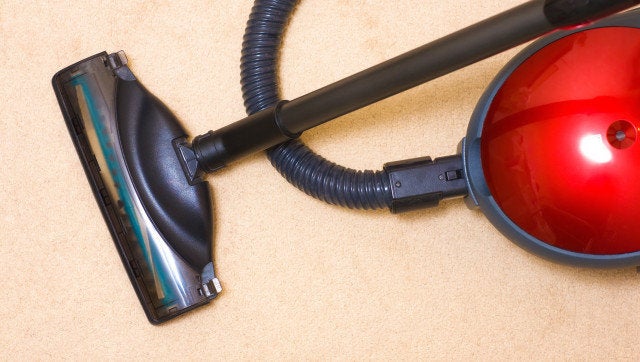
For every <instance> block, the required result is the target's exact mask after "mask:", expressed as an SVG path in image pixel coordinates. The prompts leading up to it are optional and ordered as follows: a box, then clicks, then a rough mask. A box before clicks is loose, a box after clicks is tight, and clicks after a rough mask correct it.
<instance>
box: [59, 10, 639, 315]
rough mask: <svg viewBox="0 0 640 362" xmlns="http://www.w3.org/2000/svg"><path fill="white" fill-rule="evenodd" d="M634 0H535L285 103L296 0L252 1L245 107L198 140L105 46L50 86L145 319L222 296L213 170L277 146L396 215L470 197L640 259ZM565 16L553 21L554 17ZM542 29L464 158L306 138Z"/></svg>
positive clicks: (290, 162) (547, 242)
mask: <svg viewBox="0 0 640 362" xmlns="http://www.w3.org/2000/svg"><path fill="white" fill-rule="evenodd" d="M638 3H640V0H633V1H632V0H533V1H529V2H526V3H524V4H522V5H520V6H517V7H515V8H513V9H511V10H508V11H506V12H504V13H501V14H499V15H496V16H494V17H491V18H489V19H487V20H484V21H482V22H480V23H477V24H475V25H472V26H470V27H468V28H465V29H463V30H460V31H458V32H456V33H453V34H451V35H449V36H446V37H444V38H442V39H439V40H436V41H434V42H432V43H429V44H426V45H424V46H421V47H419V48H417V49H414V50H412V51H409V52H407V53H405V54H402V55H400V56H398V57H395V58H393V59H390V60H388V61H385V62H383V63H381V64H378V65H376V66H374V67H371V68H369V69H366V70H364V71H362V72H360V73H357V74H355V75H352V76H350V77H348V78H345V79H343V80H340V81H338V82H336V83H334V84H331V85H328V86H326V87H323V88H321V89H318V90H316V91H314V92H311V93H309V94H307V95H303V96H301V97H299V98H296V99H293V100H290V101H286V100H282V99H280V96H279V94H278V86H277V74H276V72H277V55H278V49H279V46H280V40H281V38H282V35H283V31H284V30H285V27H286V23H287V20H288V18H289V16H290V15H291V13H292V10H293V9H294V7H295V6H296V1H295V0H256V2H255V5H254V7H253V9H252V12H251V15H250V19H249V21H248V23H247V28H246V33H245V37H244V43H243V52H242V64H241V71H242V90H243V96H244V102H245V106H246V109H247V113H248V114H249V116H248V117H246V118H243V119H241V120H239V121H237V122H235V123H231V124H229V125H228V126H226V127H223V128H221V129H219V130H216V131H210V132H208V133H205V134H202V135H199V136H196V137H193V138H191V137H189V135H187V134H186V132H185V130H184V128H183V127H182V126H181V125H180V122H179V121H178V120H177V119H176V117H175V116H174V115H173V114H172V113H171V111H170V110H169V109H168V108H167V107H166V106H165V105H164V104H163V103H162V102H161V101H160V100H159V99H157V98H156V97H155V96H153V95H152V94H151V93H150V92H149V91H148V90H147V89H146V88H145V87H144V86H143V85H142V84H141V83H140V81H139V80H138V79H137V78H136V76H135V75H134V74H133V72H132V71H131V69H130V68H129V67H128V66H127V59H126V56H125V54H124V53H123V52H118V53H113V54H108V53H106V52H103V53H99V54H96V55H94V56H92V57H89V58H87V59H85V60H82V61H80V62H78V63H76V64H73V65H71V66H69V67H67V68H65V69H63V70H61V71H60V72H58V73H57V74H56V75H55V76H54V77H53V88H54V90H55V94H56V96H57V99H58V102H59V104H60V108H61V110H62V113H63V116H64V119H65V121H66V124H67V126H68V129H69V132H70V134H71V137H72V139H73V142H74V144H75V147H76V151H77V153H78V155H79V156H80V160H81V162H82V165H83V167H84V170H85V172H86V175H87V178H88V180H89V183H90V184H91V187H92V189H93V192H94V194H95V198H96V201H97V202H98V205H99V206H100V209H101V211H102V214H103V216H104V219H105V221H106V222H107V225H108V227H109V230H110V232H111V235H112V237H113V240H114V242H115V245H116V248H117V250H118V252H119V254H120V257H121V259H122V262H123V264H124V266H125V268H126V270H127V273H128V275H129V278H130V279H131V283H132V284H133V287H134V289H135V290H136V292H137V295H138V297H139V299H140V302H141V304H142V306H143V308H144V310H145V312H146V315H147V317H148V319H149V321H150V322H152V323H154V324H157V323H161V322H164V321H166V320H169V319H171V318H173V317H175V316H177V315H180V314H182V313H184V312H186V311H188V310H191V309H193V308H196V307H198V306H201V305H204V304H207V303H208V302H209V301H210V300H212V299H213V298H215V297H216V296H217V295H218V294H219V293H220V292H221V285H220V282H219V281H218V279H217V277H216V273H215V269H214V265H213V256H212V239H213V230H214V217H213V214H212V201H211V195H210V191H209V185H208V183H207V182H206V181H205V175H206V174H207V173H211V172H214V171H216V170H218V169H220V168H223V167H225V166H227V165H228V164H230V163H232V162H233V161H235V160H238V159H240V158H242V157H244V156H246V155H249V154H252V153H255V152H259V151H263V150H266V151H267V156H268V157H269V159H270V161H271V163H272V164H273V165H274V167H275V168H276V169H277V170H278V171H279V172H280V173H281V174H282V175H283V176H284V177H286V178H287V180H289V181H290V182H291V183H293V184H294V185H295V186H296V187H298V188H299V189H301V190H303V191H305V192H306V193H308V194H309V195H312V196H314V197H316V198H318V199H321V200H324V201H326V202H329V203H331V204H336V205H340V206H345V207H349V208H358V209H379V208H388V209H390V210H391V212H393V213H400V212H405V211H410V210H415V209H419V208H425V207H432V206H436V205H438V203H439V202H440V201H441V200H443V199H448V198H454V197H464V200H465V201H466V203H467V205H468V206H469V207H470V208H472V209H480V210H481V211H482V212H483V213H484V214H485V215H486V216H487V217H488V218H489V220H490V221H491V222H492V223H493V224H494V225H495V226H496V227H497V228H498V229H499V230H500V231H501V232H502V233H503V234H504V235H505V236H507V237H508V238H509V239H511V240H512V241H513V242H515V243H516V244H518V245H519V246H521V247H523V248H524V249H526V250H529V251H530V252H533V253H535V254H537V255H540V256H542V257H544V258H547V259H550V260H553V261H557V262H561V263H568V264H572V265H578V266H585V267H626V266H636V265H640V238H639V237H638V235H640V222H638V219H640V187H638V185H639V184H640V167H638V164H639V163H640V135H639V133H640V72H639V71H638V65H637V61H638V59H640V11H638V10H630V11H628V12H625V13H621V14H618V15H615V16H612V15H614V14H616V13H619V12H621V11H623V10H626V9H630V8H632V7H633V6H635V5H637V4H638ZM558 29H560V30H558ZM539 37H542V38H541V39H539V40H537V41H536V42H534V43H533V44H532V45H530V46H528V47H527V48H526V49H525V50H523V51H522V52H521V53H520V54H519V55H517V56H516V57H515V58H514V59H513V60H512V61H511V62H510V63H509V64H507V65H506V66H505V68H504V69H503V70H502V71H501V72H500V73H499V74H498V75H497V76H496V78H495V80H494V81H493V82H492V83H491V84H490V85H489V87H488V88H487V90H486V92H485V93H484V95H483V96H482V98H481V99H480V101H479V103H478V106H477V108H476V109H475V111H474V113H473V115H472V116H471V122H470V124H469V127H468V131H467V134H466V137H464V138H463V139H462V141H461V142H460V143H459V146H458V151H457V153H456V154H454V155H451V156H448V157H441V158H436V159H431V158H429V157H418V158H415V159H410V160H402V161H396V162H389V163H387V164H385V165H384V167H383V169H382V170H380V171H369V170H367V171H358V170H352V169H348V168H345V167H342V166H340V165H337V164H335V163H333V162H331V161H329V160H326V159H325V158H323V157H321V156H320V155H317V154H315V153H314V152H313V151H311V150H310V149H309V148H308V147H307V146H306V145H304V144H303V143H302V142H301V141H300V140H299V139H298V137H299V136H300V134H301V133H302V132H304V131H305V130H308V129H310V128H312V127H315V126H317V125H320V124H322V123H324V122H327V121H329V120H332V119H334V118H337V117H340V116H342V115H344V114H347V113H349V112H352V111H354V110H357V109H359V108H362V107H364V106H366V105H369V104H371V103H374V102H377V101H379V100H382V99H384V98H387V97H389V96H391V95H394V94H397V93H399V92H402V91H404V90H407V89H409V88H412V87H414V86H416V85H419V84H422V83H425V82H427V81H430V80H432V79H435V78H437V77H440V76H442V75H445V74H447V73H450V72H453V71H455V70H458V69H460V68H462V67H465V66H467V65H470V64H472V63H475V62H477V61H479V60H482V59H485V58H487V57H490V56H492V55H495V54H497V53H500V52H502V51H504V50H507V49H509V48H512V47H514V46H516V45H519V44H523V43H525V42H528V41H530V40H534V39H536V38H539Z"/></svg>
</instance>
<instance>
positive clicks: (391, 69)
mask: <svg viewBox="0 0 640 362" xmlns="http://www.w3.org/2000/svg"><path fill="white" fill-rule="evenodd" d="M638 2H639V1H629V0H622V1H615V0H597V1H593V0H591V1H589V0H583V1H575V0H546V1H545V0H534V1H529V2H527V3H524V4H522V5H520V6H517V7H515V8H513V9H510V10H507V11H505V12H503V13H501V14H498V15H496V16H493V17H491V18H489V19H486V20H484V21H481V22H479V23H477V24H474V25H472V26H469V27H467V28H465V29H462V30H460V31H457V32H455V33H453V34H451V35H448V36H446V37H444V38H441V39H438V40H436V41H434V42H432V43H429V44H426V45H423V46H421V47H419V48H417V49H414V50H412V51H409V52H407V53H404V54H402V55H400V56H398V57H395V58H393V59H390V60H388V61H385V62H383V63H381V64H378V65H376V66H373V67H371V68H369V69H366V70H364V71H362V72H359V73H357V74H354V75H352V76H350V77H348V78H345V79H342V80H340V81H338V82H336V83H333V84H330V85H328V86H325V87H323V88H321V89H318V90H316V91H314V92H312V93H309V94H307V95H304V96H302V97H300V98H297V99H294V100H292V101H290V102H289V103H287V104H285V105H284V106H283V107H282V109H281V112H280V115H279V117H280V121H281V124H282V125H283V126H284V127H285V128H287V129H288V130H290V131H292V132H295V133H300V132H303V131H305V130H307V129H309V128H313V127H315V126H318V125H320V124H322V123H324V122H327V121H329V120H332V119H334V118H337V117H340V116H342V115H344V114H347V113H349V112H352V111H355V110H357V109H360V108H362V107H365V106H367V105H369V104H372V103H375V102H377V101H379V100H382V99H384V98H387V97H390V96H392V95H394V94H397V93H400V92H402V91H405V90H407V89H410V88H413V87H415V86H417V85H420V84H422V83H425V82H428V81H430V80H433V79H436V78H438V77H441V76H443V75H445V74H448V73H451V72H453V71H455V70H458V69H461V68H464V67H466V66H468V65H470V64H473V63H476V62H478V61H480V60H483V59H486V58H488V57H490V56H492V55H495V54H498V53H501V52H503V51H505V50H507V49H510V48H512V47H514V46H517V45H520V44H523V43H525V42H527V41H530V40H533V39H535V38H537V37H539V36H541V35H544V34H546V33H548V32H550V31H552V30H554V29H556V28H557V27H559V26H570V25H578V24H581V23H585V22H586V21H590V20H593V19H595V18H598V17H602V16H605V15H609V14H612V13H615V12H617V11H620V10H622V9H625V8H628V7H630V6H633V5H634V4H637V3H638Z"/></svg>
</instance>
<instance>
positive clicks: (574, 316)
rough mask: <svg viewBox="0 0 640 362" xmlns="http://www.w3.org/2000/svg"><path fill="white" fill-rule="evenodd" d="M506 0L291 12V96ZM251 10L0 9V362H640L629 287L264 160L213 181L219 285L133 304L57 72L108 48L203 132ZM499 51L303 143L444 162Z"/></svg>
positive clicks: (185, 5)
mask: <svg viewBox="0 0 640 362" xmlns="http://www.w3.org/2000/svg"><path fill="white" fill-rule="evenodd" d="M521 2H522V1H521V0H503V1H498V0H483V1H476V0H462V1H456V2H450V1H417V0H406V1H384V2H383V1H364V0H324V1H303V2H302V4H301V5H300V6H299V9H298V11H297V13H296V14H295V19H294V20H293V22H292V23H291V26H290V28H289V32H288V35H287V38H286V44H285V49H284V53H283V59H284V60H283V63H282V79H283V91H284V94H285V96H286V97H287V98H295V97H297V96H299V95H302V94H304V93H305V92H308V91H311V90H313V89H315V88H317V87H320V86H322V85H325V84H328V83H330V82H332V81H334V80H337V79H339V78H341V77H343V76H347V75H349V74H351V73H354V72H356V71H358V70H361V69H363V68H365V67H367V66H369V65H373V64H375V63H377V62H380V61H382V60H385V59H388V58H390V57H392V56H394V55H397V54H400V53H401V52H403V51H406V50H409V49H412V48H414V47H416V46H418V45H421V44H423V43H426V42H428V41H430V40H432V39H435V38H436V37H438V36H442V35H444V34H447V33H449V32H451V31H454V30H456V29H458V28H460V27H463V26H465V25H468V24H471V23H472V22H475V21H477V20H480V19H482V18H485V17H487V16H489V15H492V14H494V13H496V12H499V11H501V10H505V9H507V8H509V7H511V6H514V5H517V4H519V3H521ZM250 8H251V1H248V0H243V1H221V0H216V1H192V2H181V1H151V0H149V1H118V2H98V1H91V2H89V1H81V2H71V1H64V2H63V1H56V2H45V1H29V2H26V1H17V0H9V1H2V2H1V3H0V49H1V50H0V52H1V56H0V67H1V69H2V71H0V85H1V86H0V106H1V108H0V115H1V116H0V135H2V141H1V142H0V155H1V160H2V166H1V169H2V171H0V185H2V187H1V188H0V242H1V243H2V245H1V249H0V265H1V267H0V268H1V269H0V270H1V271H2V275H1V276H0V291H2V295H3V296H4V297H3V298H2V299H3V302H2V306H1V307H0V359H5V358H6V359H15V360H23V359H51V358H55V359H58V358H62V357H69V358H73V359H88V358H91V359H94V358H100V359H103V358H104V359H106V358H110V359H111V358H113V359H125V358H127V359H128V358H137V359H143V358H144V359H146V358H150V359H151V358H153V359H183V358H188V359H195V360H211V359H219V358H224V359H250V360H253V359H287V360H298V359H324V358H338V359H351V360H360V359H393V360H395V359H423V358H436V359H470V358H472V359H483V360H494V359H523V358H524V359H571V360H583V359H590V360H601V359H604V358H607V359H609V358H622V359H624V358H628V359H635V360H637V359H638V357H640V343H638V340H639V337H640V323H638V321H640V301H639V300H640V276H638V275H637V274H636V271H635V270H634V269H625V270H613V271H611V270H610V271H602V270H584V269H577V268H572V267H566V266H560V265H556V264H552V263H550V262H547V261H544V260H541V259H539V258H537V257H535V256H533V255H530V254H528V253H526V252H524V251H523V250H521V249H519V248H518V247H516V246H514V245H513V244H512V243H511V242H510V241H508V240H507V239H506V238H504V237H503V236H501V235H500V234H499V233H498V232H497V231H496V230H495V229H494V228H493V227H492V226H491V225H490V224H489V222H488V221H487V220H486V219H485V218H484V217H483V216H482V215H481V214H480V213H478V212H474V211H469V210H468V209H467V208H466V207H465V206H464V205H463V203H462V202H460V201H453V202H448V203H446V204H445V205H444V206H443V207H441V208H438V209H434V210H430V211H422V212H414V213H410V214H406V215H400V216H395V215H390V214H389V213H388V212H384V211H381V212H361V211H350V210H343V209H340V208H338V207H333V206H329V205H325V204H323V203H322V202H319V201H316V200H314V199H312V198H310V197H308V196H306V195H304V194H303V193H302V192H300V191H297V190H296V189H295V188H293V187H292V186H290V185H289V184H287V182H286V181H285V180H284V179H283V178H282V177H280V176H279V175H278V174H277V173H276V172H275V171H274V170H273V169H272V168H271V166H270V165H269V163H268V161H267V160H266V158H265V157H264V156H263V155H256V156H253V157H250V158H248V159H246V160H244V161H242V162H239V163H237V164H235V165H233V167H229V168H228V169H227V170H224V171H222V172H220V173H218V174H216V175H213V176H210V177H209V181H210V183H211V187H212V189H213V191H214V202H215V209H216V210H215V211H216V218H217V219H216V232H215V263H216V266H217V271H218V273H219V277H220V280H221V282H222V285H223V287H224V292H223V294H221V295H220V296H219V298H218V299H217V300H216V301H215V302H214V303H212V304H210V305H209V306H206V307H204V308H200V309H198V310H196V311H193V312H190V313H188V314H186V315H185V316H183V317H180V318H178V319H176V320H174V321H172V322H170V323H168V324H165V325H162V326H160V327H155V326H152V325H150V324H149V323H148V322H147V320H146V318H145V316H144V313H143V311H142V308H141V307H140V305H139V303H138V300H137V298H136V296H135V294H134V292H133V289H132V287H131V286H130V283H129V281H128V279H127V276H126V274H125V271H124V268H123V267H122V265H121V262H120V259H119V257H118V254H117V253H116V250H115V248H114V246H113V244H112V241H111V238H110V236H109V233H108V231H107V229H106V227H105V224H104V222H103V220H102V217H101V215H100V212H99V210H98V208H97V206H96V205H95V201H94V199H93V195H92V193H91V191H90V189H89V186H88V183H87V181H86V179H85V176H84V173H83V170H82V167H81V164H80V162H79V161H78V158H77V156H76V153H75V150H74V148H73V145H72V143H71V140H70V138H69V136H68V135H67V130H66V127H65V124H64V122H63V119H62V116H61V113H60V110H59V108H58V104H57V102H56V99H55V97H54V94H53V91H52V88H51V85H50V79H51V77H52V75H53V74H54V73H55V72H56V71H57V70H59V69H61V68H63V67H65V66H67V65H69V64H71V63H73V62H76V61H78V60H80V59H83V58H85V57H87V56H89V55H92V54H95V53H97V52H99V51H103V50H107V51H117V50H120V49H124V50H125V51H126V52H127V54H128V56H129V60H130V66H131V67H132V69H133V71H134V72H135V73H136V75H137V76H138V77H139V78H140V79H141V81H142V82H143V83H144V84H145V85H146V86H147V87H148V88H149V89H150V90H152V91H153V92H154V93H155V94H156V95H157V96H158V97H159V98H160V99H162V100H163V101H164V102H166V104H167V105H169V107H170V108H172V109H173V110H174V111H175V113H176V114H177V115H178V116H179V117H180V118H181V119H182V120H183V121H184V124H185V125H186V126H187V128H188V129H189V131H190V132H192V134H196V133H203V132H205V131H207V130H209V129H216V128H219V127H221V126H224V125H226V124H227V123H230V122H232V121H235V120H237V119H239V118H241V117H243V115H244V109H243V106H242V98H241V92H240V85H239V69H238V68H239V57H240V48H241V39H242V34H243V31H244V24H245V21H246V18H247V16H248V14H249V10H250ZM513 54H514V53H513V52H510V53H508V54H504V55H501V56H499V57H495V58H493V59H490V60H488V61H484V62H482V63H480V64H477V65H474V66H472V67H469V68H468V69H465V70H463V71H460V72H457V73H455V74H453V75H450V76H447V77H445V78H443V79H440V80H438V81H436V82H433V83H431V84H428V85H424V86H421V87H418V88H416V89H413V90H411V91H409V92H406V93H404V94H401V95H399V96H396V97H393V98H391V99H389V100H386V101H384V102H381V103H379V104H376V105H374V106H371V107H368V108H367V109H365V110H362V111H359V112H356V113H354V114H352V115H349V116H347V117H344V118H342V119H340V120H337V121H335V122H333V123H331V124H328V125H325V126H323V127H321V128H319V129H318V130H314V131H312V132H308V134H305V135H304V137H303V138H304V139H305V140H306V141H308V142H309V144H310V145H311V146H312V147H313V148H314V149H315V150H317V151H318V152H320V153H321V154H323V155H325V156H327V157H328V158H330V159H331V160H334V161H336V162H339V163H343V164H345V165H347V166H350V167H354V168H379V167H381V166H382V164H383V163H384V162H386V161H391V160H399V159H404V158H411V157H418V156H424V155H431V156H443V155H447V154H451V153H452V152H454V151H455V147H456V145H457V143H458V142H459V141H460V139H461V138H462V136H463V135H464V133H465V129H466V124H467V121H468V119H469V116H470V114H471V112H472V110H473V108H474V106H475V103H476V101H477V100H478V98H479V97H480V94H481V92H482V91H483V89H484V88H485V87H486V86H487V84H488V82H489V81H490V80H491V79H492V77H493V76H494V75H495V74H496V72H497V71H498V70H499V69H500V68H501V66H502V65H503V64H504V63H505V62H506V61H507V60H508V59H509V57H510V56H511V55H513Z"/></svg>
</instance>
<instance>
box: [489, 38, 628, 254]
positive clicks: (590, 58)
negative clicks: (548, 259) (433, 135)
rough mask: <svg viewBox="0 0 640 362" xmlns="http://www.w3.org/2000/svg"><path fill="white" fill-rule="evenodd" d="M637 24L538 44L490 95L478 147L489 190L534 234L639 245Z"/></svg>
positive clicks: (584, 245)
mask: <svg viewBox="0 0 640 362" xmlns="http://www.w3.org/2000/svg"><path fill="white" fill-rule="evenodd" d="M639 134H640V29H635V28H625V27H611V28H599V29H592V30H587V31H583V32H579V33H575V34H573V35H570V36H567V37H565V38H562V39H560V40H558V41H556V42H554V43H551V44H550V45H548V46H546V47H544V48H542V49H541V50H539V51H538V52H537V53H535V54H534V55H533V56H531V57H530V58H528V59H527V60H526V61H525V62H524V63H522V64H521V65H520V66H519V67H518V68H517V69H516V70H515V71H514V72H513V73H512V74H511V75H510V76H509V77H508V79H507V80H506V82H505V83H504V84H503V86H502V87H501V88H500V89H499V91H498V93H497V95H496V96H495V98H494V100H493V102H492V104H491V106H490V109H489V111H488V114H487V116H486V119H485V123H484V126H483V131H482V141H481V142H482V143H481V155H482V166H483V169H484V174H485V178H486V181H487V184H488V186H489V189H490V191H491V194H492V196H493V197H494V198H495V200H496V202H497V203H498V205H499V206H500V208H501V209H502V210H503V211H504V213H505V214H506V215H507V216H508V217H509V218H510V219H511V220H512V221H513V222H514V223H515V224H517V225H518V226H519V227H520V228H522V229H523V230H524V231H526V232H527V233H529V234H530V235H532V236H534V237H536V238H537V239H539V240H541V241H543V242H545V243H548V244H551V245H554V246H557V247H559V248H562V249H565V250H569V251H575V252H579V253H588V254H600V255H602V254H623V253H629V252H635V251H638V250H640V136H639Z"/></svg>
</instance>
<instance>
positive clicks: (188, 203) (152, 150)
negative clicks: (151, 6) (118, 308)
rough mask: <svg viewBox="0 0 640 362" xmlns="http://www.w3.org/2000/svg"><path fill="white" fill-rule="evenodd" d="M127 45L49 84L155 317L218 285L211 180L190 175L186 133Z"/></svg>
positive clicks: (181, 308)
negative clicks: (140, 73) (179, 144)
mask: <svg viewBox="0 0 640 362" xmlns="http://www.w3.org/2000/svg"><path fill="white" fill-rule="evenodd" d="M126 64H127V60H126V57H125V55H124V53H123V52H119V53H114V54H110V55H109V54H107V53H104V52H103V53H100V54H97V55H94V56H92V57H90V58H88V59H85V60H83V61H81V62H79V63H77V64H74V65H72V66H70V67H67V68H65V69H63V70H61V71H60V72H58V73H57V74H56V75H55V76H54V78H53V87H54V89H55V92H56V96H57V98H58V102H59V103H60V108H61V110H62V113H63V114H64V118H65V120H66V123H67V126H68V128H69V132H70V134H71V137H72V139H73V141H74V144H75V146H76V150H77V152H78V155H79V156H80V160H81V161H82V164H83V166H84V169H85V172H86V174H87V178H88V179H89V182H90V184H91V186H92V189H93V192H94V195H95V197H96V200H97V202H98V204H99V206H100V208H101V211H102V214H103V216H104V218H105V220H106V222H107V225H108V227H109V230H110V231H111V235H112V237H113V240H114V242H115V244H116V247H117V249H118V252H119V253H120V256H121V258H122V261H123V263H124V266H125V268H126V270H127V273H128V275H129V278H130V279H131V282H132V284H133V287H134V288H135V290H136V292H137V294H138V297H139V299H140V302H141V303H142V306H143V307H144V309H145V312H146V314H147V317H148V318H149V321H151V322H152V323H154V324H156V323H160V322H163V321H166V320H168V319H170V318H172V317H175V316H177V315H179V314H181V313H184V312H186V311H188V310H190V309H193V308H195V307H197V306H200V305H203V304H206V303H208V302H209V301H210V300H211V299H213V298H215V297H216V296H217V294H218V293H219V292H220V291H221V287H220V283H219V281H218V279H217V278H216V276H215V273H214V268H213V262H212V250H211V249H212V248H211V244H212V234H213V217H212V210H211V209H212V207H211V197H210V193H209V187H208V184H207V183H206V182H198V183H195V184H193V185H191V184H190V183H189V182H188V181H187V179H186V178H185V177H184V173H183V171H182V168H181V165H180V161H179V159H178V157H177V156H176V152H175V149H174V147H173V142H174V141H175V140H179V139H180V138H184V137H186V135H185V131H184V129H183V128H182V127H181V126H180V124H179V123H178V121H177V120H176V118H175V117H174V116H173V115H172V114H171V112H170V111H169V110H168V109H167V108H166V107H165V106H164V105H163V104H162V103H161V102H160V101H159V100H158V99H157V98H156V97H154V96H153V95H152V94H151V93H149V92H148V91H147V90H146V89H145V88H144V87H143V86H142V85H141V84H140V83H139V82H138V81H137V79H136V77H135V76H134V75H133V73H132V72H131V70H130V69H129V68H128V67H127V65H126Z"/></svg>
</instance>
